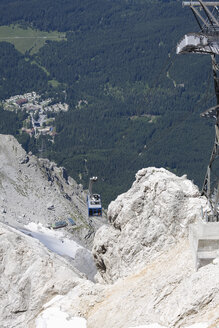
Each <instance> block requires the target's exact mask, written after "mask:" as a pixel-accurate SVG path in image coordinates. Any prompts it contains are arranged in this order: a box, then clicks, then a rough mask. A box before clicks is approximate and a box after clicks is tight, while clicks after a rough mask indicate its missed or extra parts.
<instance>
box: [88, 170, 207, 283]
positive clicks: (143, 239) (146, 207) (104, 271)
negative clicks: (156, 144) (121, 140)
mask: <svg viewBox="0 0 219 328" xmlns="http://www.w3.org/2000/svg"><path fill="white" fill-rule="evenodd" d="M202 206H203V207H206V199H205V198H204V197H201V196H200V193H199V190H198V188H197V187H196V186H195V185H194V184H193V183H192V182H191V181H190V180H188V179H187V178H186V176H183V177H177V176H176V175H174V174H173V173H171V172H169V171H167V170H165V169H163V168H161V169H156V168H153V167H152V168H147V169H142V170H140V171H138V173H137V174H136V180H135V182H134V183H133V185H132V187H131V188H130V189H129V190H128V191H127V192H126V193H124V194H122V195H120V196H118V197H117V199H116V200H115V201H113V202H111V203H110V205H109V208H108V220H109V223H110V225H109V226H102V227H101V228H100V229H99V230H98V232H97V233H96V236H95V240H94V246H93V254H94V258H95V261H96V265H97V268H98V269H99V274H98V276H97V279H98V281H102V280H103V281H105V282H108V283H111V282H114V281H116V279H118V278H119V277H124V276H127V275H129V274H131V273H133V272H134V271H135V270H136V269H139V268H142V267H144V266H145V264H147V263H150V262H151V261H152V260H153V258H155V257H156V256H157V255H158V254H160V253H162V252H163V251H165V250H167V249H168V248H170V247H174V244H176V243H177V242H178V241H179V240H180V238H183V237H185V236H187V234H188V225H189V224H190V223H191V222H194V221H195V220H197V219H200V217H201V207H202Z"/></svg>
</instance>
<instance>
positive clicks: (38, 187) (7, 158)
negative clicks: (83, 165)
mask: <svg viewBox="0 0 219 328" xmlns="http://www.w3.org/2000/svg"><path fill="white" fill-rule="evenodd" d="M0 213H1V221H2V222H5V223H8V224H11V225H13V226H14V225H16V226H17V225H19V224H20V225H21V226H23V225H25V224H28V223H30V222H36V223H39V222H40V223H42V224H43V225H44V226H47V225H49V224H52V223H54V222H56V221H59V220H66V219H67V218H73V219H74V221H75V222H76V225H77V226H76V227H75V228H76V229H71V234H73V236H74V238H75V239H76V240H77V241H79V242H81V243H82V244H84V245H86V246H89V245H91V242H92V236H91V238H90V239H88V240H85V239H84V237H85V236H86V235H87V233H88V232H89V231H90V227H89V222H88V218H87V205H86V193H85V192H84V191H83V188H82V186H81V185H78V184H77V183H76V182H75V181H74V180H73V179H72V178H71V177H68V176H67V174H66V172H65V169H64V168H60V167H57V165H56V164H55V163H52V162H50V161H48V160H47V159H38V158H36V157H35V156H33V155H31V154H26V152H25V151H24V150H23V149H22V147H21V146H20V145H19V143H18V142H17V140H16V139H15V138H14V137H12V136H7V135H0ZM101 224H102V223H101V221H100V220H99V221H98V220H96V221H95V220H94V222H93V227H94V230H96V229H97V228H98V227H100V225H101Z"/></svg>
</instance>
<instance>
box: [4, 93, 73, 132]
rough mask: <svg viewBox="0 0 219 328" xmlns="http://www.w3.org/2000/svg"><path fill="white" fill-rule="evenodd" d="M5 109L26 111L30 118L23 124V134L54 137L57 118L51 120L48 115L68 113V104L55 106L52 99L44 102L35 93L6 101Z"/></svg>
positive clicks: (17, 96)
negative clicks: (54, 123) (54, 124)
mask: <svg viewBox="0 0 219 328" xmlns="http://www.w3.org/2000/svg"><path fill="white" fill-rule="evenodd" d="M3 108H4V110H9V111H15V112H18V111H20V110H22V111H25V112H26V113H27V114H28V118H27V120H25V122H23V128H22V132H26V133H28V134H29V135H31V136H35V137H37V136H39V135H40V134H44V135H51V136H54V135H55V134H56V132H55V129H54V127H53V124H52V123H53V121H54V119H55V118H54V117H50V118H49V117H48V114H49V113H59V112H61V111H64V112H67V111H68V105H67V104H62V103H56V104H53V103H52V99H51V98H48V99H44V100H42V99H41V97H40V95H38V94H37V93H36V92H34V91H33V92H29V93H25V94H23V95H16V96H13V97H11V98H9V99H6V100H5V101H4V102H3ZM50 116H51V115H50Z"/></svg>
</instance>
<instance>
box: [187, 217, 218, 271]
mask: <svg viewBox="0 0 219 328" xmlns="http://www.w3.org/2000/svg"><path fill="white" fill-rule="evenodd" d="M189 241H190V246H191V249H192V253H193V257H194V260H195V268H196V270H198V269H199V268H200V267H202V266H204V265H207V264H209V263H211V262H212V261H213V260H214V259H215V258H217V257H219V222H204V221H201V220H200V221H199V222H197V223H196V224H191V225H190V227H189Z"/></svg>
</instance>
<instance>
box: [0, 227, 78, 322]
mask: <svg viewBox="0 0 219 328" xmlns="http://www.w3.org/2000/svg"><path fill="white" fill-rule="evenodd" d="M0 258H1V262H0V273H1V279H0V317H1V327H2V328H8V327H10V328H13V327H16V328H25V327H29V325H28V322H29V321H30V320H31V319H33V318H34V317H35V316H36V315H37V313H38V312H39V311H40V310H41V308H42V306H43V304H44V303H45V302H47V301H49V300H50V299H51V298H52V297H54V295H57V294H59V295H64V294H66V293H67V292H68V291H69V290H70V289H71V288H73V287H74V286H76V285H77V284H78V283H79V281H80V279H79V278H83V275H82V274H80V273H79V271H78V270H76V269H74V268H73V267H72V266H71V265H70V264H69V262H68V261H66V260H65V259H63V258H61V257H59V256H58V255H55V254H54V253H52V252H50V251H48V250H47V249H46V248H45V247H44V246H43V245H42V244H41V243H40V242H38V241H37V240H35V239H33V238H31V237H28V236H25V235H23V234H22V233H19V232H17V231H16V230H15V229H12V228H9V227H7V226H5V225H3V224H2V223H0Z"/></svg>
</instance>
